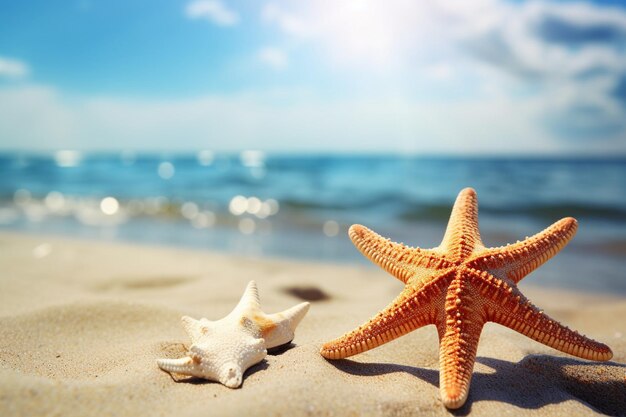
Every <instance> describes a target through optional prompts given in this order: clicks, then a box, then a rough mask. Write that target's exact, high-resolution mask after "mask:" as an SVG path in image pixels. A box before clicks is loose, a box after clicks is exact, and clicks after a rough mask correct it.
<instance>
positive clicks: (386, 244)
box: [348, 224, 445, 283]
mask: <svg viewBox="0 0 626 417" xmlns="http://www.w3.org/2000/svg"><path fill="white" fill-rule="evenodd" d="M348 234H349V236H350V239H352V242H353V243H354V245H355V246H356V247H357V249H358V250H359V251H360V252H361V253H362V254H363V255H365V256H366V257H368V258H369V259H370V260H371V261H372V262H374V263H375V264H377V265H378V266H380V267H381V268H383V269H384V270H386V271H387V272H389V273H390V274H391V275H393V276H394V277H396V278H398V279H399V280H400V281H402V282H404V283H406V282H407V281H408V280H409V279H410V278H411V277H412V276H414V275H415V273H416V272H417V271H418V269H419V268H420V267H423V268H429V267H433V266H435V265H440V264H442V263H443V262H445V261H443V259H442V258H441V257H440V256H438V255H436V254H435V253H434V252H433V251H430V250H427V249H420V248H410V247H408V246H405V245H403V244H400V243H395V242H392V241H391V240H389V239H386V238H384V237H382V236H380V235H379V234H377V233H375V232H374V231H372V230H370V229H368V228H367V227H365V226H361V225H360V224H355V225H352V226H351V227H350V230H349V231H348Z"/></svg>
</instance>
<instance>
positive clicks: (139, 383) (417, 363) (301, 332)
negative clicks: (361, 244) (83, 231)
mask: <svg viewBox="0 0 626 417" xmlns="http://www.w3.org/2000/svg"><path fill="white" fill-rule="evenodd" d="M0 265H1V266H2V267H1V269H0V270H1V271H2V273H1V275H0V415H1V416H6V417H9V416H50V415H59V416H61V415H62V416H84V415H100V416H107V415H116V416H133V415H146V414H148V415H157V416H158V415H163V416H170V415H176V416H181V417H182V416H195V415H213V416H250V415H259V416H272V415H276V416H299V415H316V416H317V415H334V416H345V415H354V416H357V415H366V416H383V415H423V416H431V415H432V416H441V415H448V414H455V415H468V414H470V415H477V416H492V415H515V416H526V415H529V416H530V415H537V416H538V415H540V416H582V415H602V414H609V415H626V366H625V365H623V364H624V363H625V362H626V321H625V319H624V318H625V317H626V299H624V298H623V297H613V296H609V295H597V294H593V295H590V294H581V293H575V292H568V291H558V290H546V289H544V288H541V287H538V286H537V283H538V282H539V280H540V278H541V270H539V271H537V272H535V273H534V274H533V275H531V276H530V277H528V278H527V279H526V281H523V282H522V283H521V284H520V288H521V289H522V291H523V292H524V293H525V294H526V295H527V296H528V297H529V298H530V299H531V300H533V302H534V303H535V304H536V305H538V306H540V307H541V308H543V309H544V310H545V312H546V313H547V314H549V315H551V316H552V317H554V318H556V319H557V320H560V321H562V322H563V323H564V324H566V325H568V326H569V327H571V328H574V329H576V330H578V331H579V332H581V333H584V334H586V335H588V336H590V337H592V338H594V339H597V340H599V341H602V342H604V343H606V344H608V345H609V346H610V347H611V348H612V349H613V352H614V358H613V360H612V361H611V362H607V363H592V362H588V361H584V360H580V359H577V358H574V357H570V356H567V355H565V354H562V353H560V352H558V351H555V350H553V349H550V348H548V347H546V346H544V345H541V344H539V343H537V342H534V341H532V340H530V339H528V338H526V337H524V336H521V335H519V334H517V333H515V332H513V331H511V330H509V329H506V328H504V327H501V326H498V325H495V324H488V325H487V326H486V327H485V330H484V332H483V335H482V338H481V342H480V345H479V349H478V359H477V363H476V367H475V369H474V377H473V380H472V386H471V389H470V395H469V399H468V401H467V403H466V405H465V406H464V407H462V408H461V409H460V410H457V411H455V412H453V413H452V412H450V411H447V410H446V409H445V408H444V407H443V406H442V404H441V401H440V400H439V391H438V384H439V382H438V378H439V371H438V367H439V365H438V341H437V335H436V332H435V329H434V327H432V326H430V327H426V328H422V329H419V330H417V331H415V332H413V333H411V334H409V335H407V336H404V337H402V338H400V339H398V340H396V341H393V342H391V343H388V344H386V345H384V346H382V347H380V348H378V349H375V350H372V351H369V352H366V353H364V354H361V355H357V356H355V357H353V358H350V359H349V360H342V361H335V362H329V361H326V360H325V359H323V358H322V357H321V356H320V355H319V354H318V351H319V347H320V345H321V344H322V343H323V342H325V341H327V340H330V339H332V338H335V337H337V336H339V335H341V334H343V333H344V332H345V331H348V330H351V329H352V328H353V327H355V326H356V325H359V324H361V323H362V322H364V321H365V320H366V319H368V318H370V317H371V316H372V315H374V314H376V313H377V312H378V311H379V310H380V309H381V308H382V307H384V306H385V305H386V304H387V303H388V302H389V301H390V300H391V299H392V298H393V297H394V296H395V295H396V294H397V293H398V292H399V291H400V289H401V286H402V284H401V283H400V282H399V281H397V280H395V279H393V278H392V277H391V276H389V275H388V274H386V273H385V272H384V271H382V270H378V269H376V268H374V267H372V268H366V267H355V266H346V265H331V264H316V263H304V262H296V261H288V260H274V259H249V258H242V257H238V256H235V255H227V254H219V253H211V252H206V251H201V250H182V249H172V248H162V247H148V246H133V245H129V244H122V243H102V242H93V241H80V240H70V239H64V238H59V237H50V236H38V235H26V234H12V233H2V234H0ZM251 279H254V280H256V282H257V283H258V286H259V290H260V296H261V303H262V307H263V309H264V310H265V311H266V312H268V313H273V312H277V311H281V310H284V309H286V308H288V307H291V306H292V305H294V304H296V303H298V302H300V301H302V300H303V299H307V300H309V301H311V304H312V305H311V309H310V311H309V313H308V315H307V316H306V317H305V318H304V320H303V321H302V323H301V324H300V326H299V328H298V329H297V332H296V337H295V340H294V343H293V345H292V346H291V347H290V348H289V349H287V350H284V351H283V352H280V353H276V354H272V355H268V356H267V358H266V360H264V361H263V362H261V363H260V364H258V365H256V366H254V367H252V368H251V369H250V370H249V371H248V372H247V373H246V376H245V379H244V382H243V386H242V387H241V388H240V389H235V390H233V389H229V388H226V387H224V386H222V385H220V384H218V383H213V382H205V381H201V380H196V379H178V380H175V379H174V378H172V377H171V376H170V375H169V374H167V373H165V372H163V371H161V370H159V368H158V367H157V366H156V363H155V360H156V359H157V358H160V357H179V356H182V355H183V353H184V352H185V344H188V342H189V340H188V338H187V336H186V334H185V332H184V331H183V329H182V327H181V325H180V317H181V316H182V315H189V316H192V317H196V318H198V317H206V318H208V319H218V318H221V317H223V316H224V315H226V314H227V313H228V312H230V310H231V309H232V308H233V307H234V305H235V304H236V302H237V301H238V299H239V297H240V296H241V293H242V291H243V289H244V288H245V286H246V284H247V283H248V281H250V280H251ZM590 279H592V277H590Z"/></svg>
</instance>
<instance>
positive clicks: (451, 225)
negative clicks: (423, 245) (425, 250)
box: [439, 188, 483, 261]
mask: <svg viewBox="0 0 626 417" xmlns="http://www.w3.org/2000/svg"><path fill="white" fill-rule="evenodd" d="M482 246H483V244H482V241H481V239H480V232H479V231H478V197H477V196H476V191H474V189H473V188H465V189H463V190H461V192H460V193H459V195H458V196H457V198H456V201H455V202H454V206H453V207H452V213H451V214H450V220H449V221H448V227H447V228H446V233H445V235H444V237H443V240H442V242H441V245H440V246H439V248H440V250H441V251H443V252H444V253H446V254H448V255H449V256H450V257H451V258H452V260H454V261H457V260H462V259H466V258H467V257H468V256H470V255H471V254H472V252H473V251H474V249H476V248H477V247H482Z"/></svg>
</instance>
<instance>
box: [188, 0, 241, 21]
mask: <svg viewBox="0 0 626 417" xmlns="http://www.w3.org/2000/svg"><path fill="white" fill-rule="evenodd" d="M185 15H186V16H187V17H189V18H190V19H206V20H208V21H209V22H212V23H215V24H216V25H219V26H233V25H236V24H237V23H239V14H238V13H237V12H236V11H234V10H232V9H229V8H228V7H227V6H226V5H225V4H224V3H222V2H221V1H219V0H195V1H192V2H191V3H189V4H187V6H186V7H185Z"/></svg>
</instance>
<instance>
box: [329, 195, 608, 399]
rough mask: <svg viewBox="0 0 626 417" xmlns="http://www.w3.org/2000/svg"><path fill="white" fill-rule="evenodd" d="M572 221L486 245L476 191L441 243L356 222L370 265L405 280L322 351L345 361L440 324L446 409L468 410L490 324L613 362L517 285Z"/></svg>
mask: <svg viewBox="0 0 626 417" xmlns="http://www.w3.org/2000/svg"><path fill="white" fill-rule="evenodd" d="M576 228H577V223H576V220H575V219H573V218H565V219H562V220H560V221H558V222H556V223H554V224H553V225H552V226H550V227H548V228H547V229H545V230H544V231H542V232H540V233H538V234H536V235H535V236H532V237H530V238H527V239H526V240H524V241H522V242H518V243H515V244H511V245H508V246H504V247H498V248H486V247H485V246H483V243H482V242H481V238H480V234H479V232H478V202H477V198H476V193H475V191H474V190H473V189H471V188H466V189H464V190H462V191H461V192H460V193H459V196H458V197H457V199H456V202H455V204H454V207H453V209H452V214H451V216H450V220H449V223H448V227H447V229H446V233H445V235H444V238H443V241H442V242H441V245H439V246H438V247H436V248H434V249H420V248H410V247H407V246H404V245H403V244H398V243H394V242H391V241H390V240H389V239H385V238H383V237H381V236H379V235H377V234H376V233H374V232H372V231H371V230H369V229H367V228H365V227H363V226H360V225H354V226H352V227H351V228H350V231H349V235H350V238H351V239H352V241H353V242H354V244H355V245H356V247H357V248H358V249H359V250H360V251H361V252H362V253H363V254H364V255H365V256H367V257H368V258H369V259H370V260H372V261H373V262H374V263H376V264H378V265H379V266H380V267H382V268H383V269H385V270H386V271H387V272H389V273H390V274H392V275H394V276H395V277H396V278H398V279H399V280H400V281H402V282H404V283H405V287H404V290H403V291H402V292H401V293H400V295H399V296H398V297H397V298H396V299H395V300H394V301H392V302H391V304H389V306H387V307H386V308H385V309H384V310H382V311H381V312H380V313H378V315H376V316H375V317H373V318H372V319H371V320H369V321H368V322H366V323H365V324H363V325H362V326H360V327H358V328H357V329H355V330H354V331H352V332H350V333H347V334H345V335H344V336H342V337H340V338H338V339H336V340H333V341H331V342H329V343H326V344H325V345H324V346H323V347H322V349H321V352H320V353H321V354H322V356H324V357H325V358H328V359H342V358H346V357H348V356H352V355H356V354H358V353H361V352H365V351H367V350H369V349H373V348H375V347H378V346H380V345H382V344H384V343H387V342H389V341H391V340H394V339H396V338H398V337H400V336H402V335H404V334H406V333H409V332H411V331H413V330H415V329H417V328H420V327H422V326H426V325H428V324H434V325H435V326H436V327H437V332H438V334H439V362H440V371H439V372H440V373H439V388H440V395H441V399H442V402H443V404H444V405H445V406H446V407H448V408H452V409H454V408H459V407H461V406H462V405H463V404H464V403H465V401H466V399H467V395H468V392H469V385H470V380H471V378H472V370H473V368H474V361H475V359H476V349H477V347H478V339H479V338H480V333H481V331H482V328H483V325H484V324H485V323H486V322H488V321H491V322H495V323H498V324H501V325H503V326H506V327H509V328H511V329H513V330H516V331H518V332H520V333H521V334H523V335H525V336H528V337H530V338H531V339H534V340H536V341H538V342H540V343H543V344H545V345H547V346H550V347H552V348H555V349H557V350H560V351H562V352H565V353H568V354H570V355H574V356H578V357H581V358H584V359H592V360H598V361H606V360H609V359H611V357H612V356H613V353H612V352H611V349H609V347H607V346H606V345H604V344H602V343H599V342H596V341H594V340H591V339H589V338H587V337H585V336H582V335H580V334H578V332H576V331H573V330H570V329H569V328H567V327H565V326H563V325H562V324H560V323H558V322H556V321H555V320H553V319H551V318H550V317H548V316H547V315H545V314H544V313H543V311H541V310H539V309H538V308H537V307H535V306H534V305H533V304H532V303H531V302H530V301H528V299H527V298H526V297H524V295H523V294H522V293H521V292H520V291H519V289H518V288H517V283H518V282H519V281H520V280H521V279H522V278H524V277H525V276H526V275H527V274H529V273H530V272H532V271H533V270H535V269H536V268H538V267H539V266H540V265H542V264H543V263H544V262H546V261H547V260H548V259H550V258H551V257H552V256H554V255H555V254H556V253H557V252H558V251H559V250H561V249H562V248H563V247H564V246H565V245H566V244H567V242H568V241H569V240H570V239H571V238H572V237H573V236H574V234H575V233H576Z"/></svg>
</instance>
